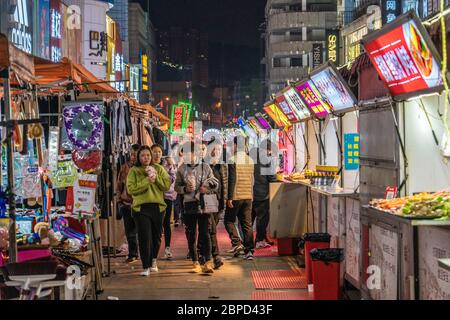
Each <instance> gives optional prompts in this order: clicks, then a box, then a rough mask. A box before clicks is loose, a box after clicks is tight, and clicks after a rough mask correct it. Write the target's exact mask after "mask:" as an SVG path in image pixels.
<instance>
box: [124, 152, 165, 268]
mask: <svg viewBox="0 0 450 320" xmlns="http://www.w3.org/2000/svg"><path fill="white" fill-rule="evenodd" d="M151 162H152V154H151V149H150V147H148V146H142V147H141V148H140V149H139V152H138V154H137V161H136V165H135V166H133V167H132V168H131V169H130V172H129V174H128V177H127V190H128V192H129V194H130V195H131V196H132V198H133V204H132V210H133V217H134V219H135V221H136V225H137V230H138V240H139V253H140V256H141V261H142V267H143V269H144V271H143V272H142V273H141V275H143V276H149V275H150V271H152V272H157V271H158V266H157V264H156V258H157V256H158V251H159V247H160V246H161V234H162V222H163V217H164V213H165V209H166V206H167V205H166V202H165V201H164V192H167V191H169V189H170V178H169V175H168V174H167V172H166V170H165V169H164V168H163V167H162V166H161V165H159V164H156V163H153V164H152V163H151Z"/></svg>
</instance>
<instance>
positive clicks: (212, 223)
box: [209, 212, 219, 258]
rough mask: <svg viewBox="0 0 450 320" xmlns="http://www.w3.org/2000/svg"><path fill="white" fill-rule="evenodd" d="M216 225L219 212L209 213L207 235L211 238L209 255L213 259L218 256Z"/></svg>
mask: <svg viewBox="0 0 450 320" xmlns="http://www.w3.org/2000/svg"><path fill="white" fill-rule="evenodd" d="M218 224H219V212H216V213H211V214H210V216H209V235H210V237H211V254H212V257H213V258H215V257H217V256H218V255H219V244H218V242H217V225H218Z"/></svg>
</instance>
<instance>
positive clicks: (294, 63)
mask: <svg viewBox="0 0 450 320" xmlns="http://www.w3.org/2000/svg"><path fill="white" fill-rule="evenodd" d="M291 67H303V58H291Z"/></svg>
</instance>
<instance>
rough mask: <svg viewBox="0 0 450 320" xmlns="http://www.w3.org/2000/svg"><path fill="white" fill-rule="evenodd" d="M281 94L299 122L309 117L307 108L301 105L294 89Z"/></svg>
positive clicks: (300, 100)
mask: <svg viewBox="0 0 450 320" xmlns="http://www.w3.org/2000/svg"><path fill="white" fill-rule="evenodd" d="M283 94H284V97H285V98H286V101H287V103H289V105H290V107H291V108H292V110H294V111H295V113H296V114H297V117H298V118H299V119H300V120H305V119H307V118H309V117H310V116H311V114H310V112H309V110H308V108H307V107H306V105H305V104H304V103H303V101H302V99H301V98H300V96H299V95H298V93H297V91H295V89H294V88H289V89H288V90H286V91H285V92H284V93H283Z"/></svg>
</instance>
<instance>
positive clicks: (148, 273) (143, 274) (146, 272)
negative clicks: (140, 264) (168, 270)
mask: <svg viewBox="0 0 450 320" xmlns="http://www.w3.org/2000/svg"><path fill="white" fill-rule="evenodd" d="M149 275H150V268H147V269H144V271H143V272H141V276H143V277H148V276H149Z"/></svg>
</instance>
